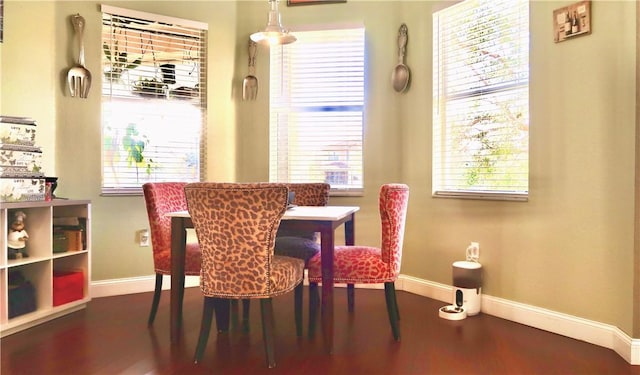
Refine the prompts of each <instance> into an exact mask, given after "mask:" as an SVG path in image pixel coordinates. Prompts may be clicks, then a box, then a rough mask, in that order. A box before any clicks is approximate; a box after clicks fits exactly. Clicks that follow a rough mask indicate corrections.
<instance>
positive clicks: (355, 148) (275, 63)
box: [269, 24, 366, 196]
mask: <svg viewBox="0 0 640 375" xmlns="http://www.w3.org/2000/svg"><path fill="white" fill-rule="evenodd" d="M341 31H349V32H351V33H353V34H354V35H357V34H359V35H358V37H360V38H361V39H360V40H357V41H355V42H352V43H357V44H358V45H359V46H358V50H357V51H356V52H353V51H351V52H352V53H354V54H355V53H359V54H360V55H358V59H359V60H358V61H357V62H353V63H352V64H354V65H353V66H356V65H357V66H359V69H360V70H359V71H358V72H357V73H354V74H356V75H357V79H354V80H353V81H352V82H353V85H352V86H351V87H350V89H351V90H353V91H354V92H355V91H357V92H358V95H359V96H358V95H356V94H353V95H354V96H353V97H348V98H347V99H344V101H343V102H340V103H339V102H337V101H336V102H331V101H330V100H328V101H319V102H318V103H314V104H310V102H305V98H306V99H309V98H310V97H312V94H309V93H308V94H307V96H306V97H304V98H302V99H301V95H300V92H299V91H297V92H296V95H295V99H291V97H294V95H289V92H288V91H281V89H282V88H283V86H286V85H283V84H282V80H279V79H284V80H285V81H286V80H287V79H288V78H289V77H285V78H283V76H282V75H281V72H282V71H284V70H286V63H281V61H282V56H286V54H287V53H288V54H290V55H292V56H293V59H296V61H299V60H297V58H299V57H306V58H308V59H311V57H309V56H308V55H306V54H305V53H303V52H298V57H296V56H295V55H294V54H292V53H291V52H290V51H286V50H285V49H286V48H291V46H294V47H295V45H297V47H299V46H300V43H304V37H303V35H301V34H303V33H306V32H313V33H316V32H317V33H322V32H327V33H329V34H331V33H333V34H334V38H335V34H337V33H340V32H341ZM292 33H294V34H295V35H296V36H298V41H296V42H295V43H293V45H285V46H271V48H270V59H271V64H270V65H271V74H270V79H271V84H270V87H271V92H270V104H269V113H270V122H269V129H270V137H269V138H270V141H269V156H270V161H269V181H272V182H328V183H329V184H330V185H331V191H330V194H331V195H332V196H336V195H340V196H349V195H358V196H359V195H362V193H363V191H364V151H363V148H364V127H365V113H366V95H365V94H366V93H365V85H366V82H365V80H366V30H365V28H364V25H361V24H340V25H322V26H317V25H314V26H308V27H304V28H298V29H296V30H295V31H292ZM329 34H328V36H327V38H326V39H327V42H326V44H327V45H329V44H331V43H332V42H331V41H330V40H329V39H330V38H331V37H330V36H329ZM313 38H314V39H313V43H318V42H319V39H318V37H317V36H316V37H313ZM336 40H338V41H341V40H340V38H337V39H336ZM322 41H323V42H324V40H322ZM345 43H346V42H345ZM360 43H361V45H360ZM317 48H320V47H317ZM338 56H339V57H337V59H342V57H343V56H342V55H340V54H338ZM336 61H337V62H336V65H338V64H340V63H341V64H344V63H345V62H344V61H338V60H336ZM323 64H324V62H323ZM323 66H324V67H325V68H324V69H321V68H317V69H320V70H326V66H328V65H327V64H324V65H323ZM294 86H295V85H294ZM287 88H289V86H287ZM322 89H324V88H323V87H321V88H319V89H318V92H320V90H322ZM285 90H286V89H285ZM345 91H347V90H345ZM322 93H323V94H326V92H325V91H323V92H322ZM339 96H340V95H335V98H338V97H339ZM332 98H333V97H332ZM354 98H355V99H354ZM336 100H337V99H336ZM283 108H284V109H283ZM283 111H284V112H283ZM278 113H280V114H282V113H284V114H285V115H286V116H287V117H289V116H291V115H298V116H303V115H304V114H307V115H309V114H311V113H315V114H317V115H318V116H320V115H321V114H323V113H324V114H328V115H333V114H336V113H344V114H345V116H349V113H351V114H352V115H353V116H354V118H357V121H358V125H357V129H356V127H353V128H352V133H351V135H345V137H344V138H341V139H342V140H343V141H344V142H347V143H348V142H350V141H352V140H353V138H350V137H355V138H357V140H356V141H354V142H356V144H352V143H349V146H348V148H349V150H348V151H344V150H341V151H340V153H341V154H342V155H343V157H346V158H347V160H349V161H351V160H352V159H351V156H353V155H356V158H357V159H358V160H357V163H359V164H358V165H359V170H358V169H355V172H353V171H354V169H351V167H350V166H348V167H347V169H348V171H347V170H342V169H341V170H333V171H332V170H328V169H322V170H323V172H322V173H324V175H323V178H322V179H320V178H316V179H312V180H310V179H308V178H304V176H302V175H297V177H296V175H295V171H294V172H291V168H290V167H289V164H287V165H286V166H285V167H284V168H285V170H284V171H283V170H282V169H280V170H279V171H280V172H278V168H279V167H280V168H282V165H281V164H282V163H283V160H287V163H289V161H288V160H289V157H290V156H291V155H292V154H295V151H292V150H291V148H287V151H286V155H285V156H284V157H282V156H280V157H278V156H276V155H278V152H280V153H285V152H283V151H282V150H281V148H282V147H280V143H282V139H283V138H286V136H283V135H282V132H283V131H284V132H286V133H287V134H289V133H295V131H292V130H289V129H291V127H292V126H293V127H295V126H296V125H293V124H295V123H294V122H292V124H290V125H288V127H287V125H284V122H283V123H281V124H280V126H279V125H278V123H279V121H278ZM291 117H292V116H291ZM345 118H346V117H344V118H343V119H342V121H346V120H345ZM280 121H282V120H280ZM286 121H289V120H288V118H287V120H286ZM300 122H301V123H302V122H303V120H300ZM285 127H286V128H287V129H284V130H283V128H285ZM299 128H300V126H298V129H299ZM327 131H331V129H328V130H327ZM356 133H357V134H356ZM334 134H335V133H334ZM285 143H286V142H285ZM334 143H338V142H335V141H334ZM345 144H346V143H345ZM287 147H288V145H287ZM345 147H347V146H345ZM327 150H328V148H327V149H326V150H325V151H324V152H325V153H326V155H325V154H320V155H325V156H326V158H325V159H324V161H325V162H327V163H329V162H330V161H335V162H340V161H342V160H334V158H335V157H338V156H337V154H333V156H332V155H330V153H329V152H328V151H327ZM344 152H347V154H349V153H351V152H353V153H352V154H349V156H348V157H347V156H344V155H345V154H344ZM320 161H321V160H320V158H318V159H310V161H308V162H309V163H311V162H316V163H319V162H320ZM347 165H349V164H347ZM318 170H320V168H319V169H318ZM345 172H347V173H348V176H349V177H348V178H349V179H348V183H347V184H346V185H343V184H341V185H339V186H337V185H336V184H335V181H327V178H329V177H328V176H336V177H340V176H342V177H344V173H345ZM279 173H280V176H283V175H284V176H285V177H286V178H282V177H278V175H279ZM349 173H355V174H354V175H350V174H349ZM307 177H308V176H307ZM354 178H355V180H354ZM353 181H356V183H358V185H354V183H353ZM332 182H333V183H332Z"/></svg>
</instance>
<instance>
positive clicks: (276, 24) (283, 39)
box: [251, 0, 296, 45]
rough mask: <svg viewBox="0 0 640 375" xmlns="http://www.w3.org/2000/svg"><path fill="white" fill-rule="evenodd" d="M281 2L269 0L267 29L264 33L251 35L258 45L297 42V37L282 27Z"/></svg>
mask: <svg viewBox="0 0 640 375" xmlns="http://www.w3.org/2000/svg"><path fill="white" fill-rule="evenodd" d="M279 1H280V0H269V6H270V7H271V9H270V10H269V19H268V20H267V27H266V28H265V29H264V30H263V31H259V32H257V33H254V34H251V40H253V41H254V42H256V43H265V42H266V43H269V44H271V45H273V44H289V43H293V42H295V41H296V37H295V36H293V35H291V34H289V31H288V30H286V29H285V28H284V27H282V22H281V20H280V11H278V2H279Z"/></svg>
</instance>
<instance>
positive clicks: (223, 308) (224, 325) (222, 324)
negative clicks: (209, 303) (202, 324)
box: [213, 298, 230, 333]
mask: <svg viewBox="0 0 640 375" xmlns="http://www.w3.org/2000/svg"><path fill="white" fill-rule="evenodd" d="M213 304H214V305H215V313H216V326H217V327H218V333H224V332H229V312H230V311H229V308H230V301H229V300H228V299H226V298H213Z"/></svg>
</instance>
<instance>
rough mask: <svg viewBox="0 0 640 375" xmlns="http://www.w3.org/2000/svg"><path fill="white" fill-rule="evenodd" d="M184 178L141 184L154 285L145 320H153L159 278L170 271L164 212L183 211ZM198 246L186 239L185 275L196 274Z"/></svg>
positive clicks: (168, 223)
mask: <svg viewBox="0 0 640 375" xmlns="http://www.w3.org/2000/svg"><path fill="white" fill-rule="evenodd" d="M185 185H186V183H184V182H155V183H146V184H144V185H142V191H143V192H144V200H145V203H146V206H147V215H148V216H149V228H150V230H151V247H152V250H153V267H154V268H155V272H156V285H155V289H154V293H153V302H152V304H151V313H150V314H149V321H148V324H149V325H151V324H153V321H154V319H155V317H156V312H157V311H158V303H159V302H160V293H161V291H162V278H163V276H164V275H171V218H170V217H166V216H165V214H166V213H168V212H172V211H185V210H186V209H187V201H186V200H185V196H184V187H185ZM200 259H201V253H200V246H198V244H197V243H187V247H186V254H185V266H184V270H185V275H189V276H199V275H200Z"/></svg>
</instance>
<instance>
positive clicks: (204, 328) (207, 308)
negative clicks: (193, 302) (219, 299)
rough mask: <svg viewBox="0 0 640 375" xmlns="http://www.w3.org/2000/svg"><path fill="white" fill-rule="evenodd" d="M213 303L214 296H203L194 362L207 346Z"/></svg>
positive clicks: (198, 360) (200, 356)
mask: <svg viewBox="0 0 640 375" xmlns="http://www.w3.org/2000/svg"><path fill="white" fill-rule="evenodd" d="M214 303H215V300H214V298H212V297H204V305H203V306H204V307H203V308H202V323H201V324H200V337H199V338H198V346H197V347H196V355H195V358H194V360H193V362H194V363H198V362H200V361H201V360H202V355H203V354H204V349H205V348H206V347H207V341H208V340H209V333H210V332H211V321H212V320H213V310H214Z"/></svg>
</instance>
